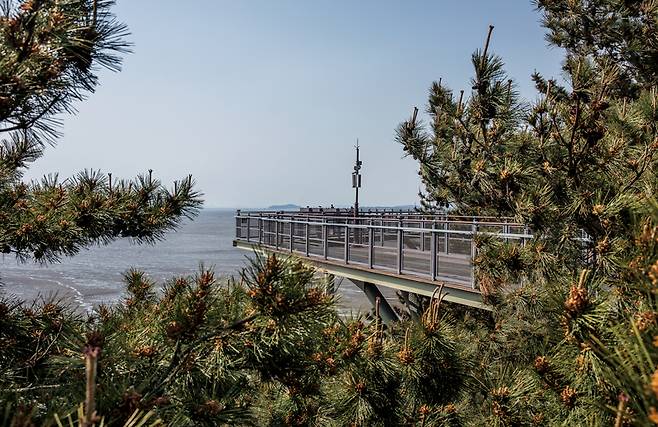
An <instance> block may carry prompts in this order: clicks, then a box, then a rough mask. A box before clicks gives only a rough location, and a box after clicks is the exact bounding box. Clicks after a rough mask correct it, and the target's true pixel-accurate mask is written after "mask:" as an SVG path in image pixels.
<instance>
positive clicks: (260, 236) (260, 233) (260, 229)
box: [258, 214, 264, 245]
mask: <svg viewBox="0 0 658 427" xmlns="http://www.w3.org/2000/svg"><path fill="white" fill-rule="evenodd" d="M263 228H264V225H263V214H260V216H259V217H258V243H259V244H260V245H262V244H263Z"/></svg>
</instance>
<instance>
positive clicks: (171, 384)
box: [0, 256, 474, 426]
mask: <svg viewBox="0 0 658 427" xmlns="http://www.w3.org/2000/svg"><path fill="white" fill-rule="evenodd" d="M125 281H126V290H127V294H128V297H127V298H126V299H125V300H124V301H123V302H122V303H121V304H119V305H118V306H116V307H112V308H107V307H101V308H100V309H99V310H98V314H97V316H94V317H93V318H91V319H84V318H82V317H80V316H76V315H74V314H73V313H71V312H70V311H68V310H67V309H66V308H65V307H64V306H63V305H62V304H60V303H57V302H56V301H48V302H44V303H42V304H38V305H35V306H33V307H31V308H26V307H24V306H20V305H18V304H17V303H14V302H12V301H9V300H5V301H3V302H2V303H1V305H0V309H1V310H2V311H1V313H0V334H1V338H2V339H1V340H0V343H2V344H1V345H2V348H1V349H0V355H2V356H0V390H2V391H0V402H3V403H4V404H8V405H9V407H8V408H9V410H10V411H20V412H21V414H22V415H21V416H23V417H26V418H30V419H33V420H35V421H36V422H40V423H45V424H47V423H52V422H53V419H54V418H53V417H54V415H55V414H57V413H59V414H67V413H69V412H71V411H74V410H75V409H76V407H77V405H78V402H81V401H83V400H85V381H86V375H85V364H84V361H85V357H83V353H82V352H81V349H82V348H84V349H85V350H84V354H88V353H89V352H90V351H92V350H93V351H95V352H97V353H98V354H99V356H98V365H97V378H96V384H97V385H96V387H95V391H96V404H95V408H96V409H97V411H98V413H99V414H102V415H103V416H104V422H105V423H106V425H117V424H119V425H120V424H121V423H123V422H125V421H126V420H127V419H129V418H130V417H131V416H132V415H133V414H134V413H135V411H136V410H141V411H143V412H151V411H152V413H153V414H155V415H156V416H157V417H158V418H159V419H161V420H163V421H165V422H166V423H169V424H171V425H218V424H228V425H300V426H301V425H352V424H355V425H401V424H405V425H412V424H415V423H423V424H424V425H428V426H429V425H443V424H442V423H443V422H444V421H446V420H452V421H451V422H454V423H458V421H459V415H458V409H457V406H455V404H456V403H457V401H458V400H459V399H460V398H461V397H462V396H464V395H465V393H462V392H461V391H462V390H467V389H468V388H469V387H474V385H473V384H471V382H470V381H469V380H468V373H467V372H468V366H464V365H462V363H461V362H460V357H458V355H459V354H460V352H461V351H462V349H461V348H460V347H459V346H458V345H457V343H456V341H455V339H454V337H456V335H455V332H454V328H453V326H451V324H452V322H451V321H450V320H449V319H448V318H447V317H445V315H444V314H442V313H441V312H440V306H439V304H438V302H437V303H435V304H434V305H432V306H431V307H430V309H429V310H428V312H427V313H426V315H425V316H424V318H423V320H422V322H418V323H414V324H401V325H397V326H396V327H395V328H394V329H389V330H385V329H384V327H383V325H382V323H381V321H380V320H379V318H378V317H375V318H374V319H372V321H366V319H351V320H343V319H341V318H340V317H339V316H338V314H337V311H336V309H335V305H334V296H333V295H332V294H331V293H329V292H328V289H329V286H328V285H329V282H328V281H327V280H325V279H323V278H317V277H314V271H313V270H311V269H309V268H306V267H304V266H302V264H301V263H299V262H298V261H295V260H293V259H280V258H275V257H274V256H272V257H270V258H267V259H266V260H265V259H257V260H256V261H255V263H254V265H253V266H252V267H251V268H248V269H246V270H245V271H244V272H243V273H242V276H241V280H239V281H238V280H230V281H228V282H224V283H220V282H219V281H217V280H216V279H215V277H214V275H213V273H212V272H211V271H208V270H202V271H201V272H200V273H199V274H198V275H196V276H194V277H181V278H177V279H174V280H172V281H170V282H168V283H166V284H165V286H164V290H163V292H162V293H161V294H158V293H156V288H155V284H154V283H152V282H151V281H149V280H148V278H147V277H146V276H144V275H143V274H142V273H140V272H137V271H131V272H129V273H127V274H126V277H125Z"/></svg>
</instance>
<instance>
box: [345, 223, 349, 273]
mask: <svg viewBox="0 0 658 427" xmlns="http://www.w3.org/2000/svg"><path fill="white" fill-rule="evenodd" d="M348 227H349V225H348V224H347V221H345V264H349V263H350V229H349V228H348Z"/></svg>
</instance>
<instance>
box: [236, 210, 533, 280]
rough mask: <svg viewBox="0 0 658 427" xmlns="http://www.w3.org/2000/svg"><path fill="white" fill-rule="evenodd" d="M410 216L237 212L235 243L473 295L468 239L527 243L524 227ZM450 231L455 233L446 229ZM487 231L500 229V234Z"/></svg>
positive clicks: (471, 251) (528, 236)
mask: <svg viewBox="0 0 658 427" xmlns="http://www.w3.org/2000/svg"><path fill="white" fill-rule="evenodd" d="M413 216H414V217H405V215H397V214H396V215H382V216H368V217H364V216H359V217H347V216H335V215H313V214H310V213H306V212H285V213H283V212H263V211H256V212H242V211H238V212H237V213H236V215H235V219H236V241H246V242H248V243H250V244H251V243H253V244H257V245H259V246H265V247H271V248H273V249H276V250H278V251H282V250H283V251H289V252H290V253H297V254H299V255H300V256H305V257H311V258H313V257H320V259H325V260H332V261H333V262H335V261H338V262H341V263H344V264H345V265H347V264H359V265H362V266H365V267H367V268H369V269H373V270H374V269H378V270H379V269H383V270H387V271H393V272H395V273H396V274H398V275H410V276H419V277H421V278H424V279H426V280H427V279H429V280H431V281H436V280H441V281H446V282H449V283H450V282H451V283H454V284H456V285H458V286H467V285H470V287H471V288H472V289H473V291H475V292H477V291H478V290H477V284H476V283H475V277H474V276H475V275H474V269H473V265H472V260H473V259H474V257H475V256H476V255H477V247H476V244H475V239H474V236H476V235H486V236H493V237H495V238H499V239H504V240H506V241H508V242H510V241H512V242H518V244H521V245H525V244H526V242H527V241H528V240H530V239H533V234H532V233H531V232H530V231H529V229H528V227H526V226H524V225H522V224H517V223H512V222H487V221H486V220H487V219H489V218H490V217H464V218H468V221H452V220H450V217H439V218H437V217H432V218H431V219H428V217H424V218H418V217H417V216H416V214H415V213H414V214H413ZM482 219H484V221H482ZM497 220H498V221H500V219H499V218H497ZM453 226H454V227H455V228H456V227H457V226H459V227H460V228H461V229H451V227H453ZM463 226H467V227H468V228H467V229H463ZM491 227H500V228H499V229H500V231H495V230H491ZM515 231H516V232H515Z"/></svg>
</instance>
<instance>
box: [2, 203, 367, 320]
mask: <svg viewBox="0 0 658 427" xmlns="http://www.w3.org/2000/svg"><path fill="white" fill-rule="evenodd" d="M234 215H235V211H234V210H227V209H204V210H202V211H201V212H200V214H199V215H198V216H197V217H196V218H195V219H194V220H193V221H185V222H184V223H183V224H182V225H181V227H180V228H179V229H178V230H176V231H173V232H170V233H167V235H166V236H165V238H164V239H163V240H162V241H159V242H157V243H155V244H153V245H148V244H141V245H140V244H136V243H134V242H131V241H130V240H129V239H120V240H117V241H115V242H113V243H111V244H109V245H102V246H92V247H90V248H87V249H83V250H82V251H81V252H80V253H79V254H77V255H75V256H73V257H66V258H63V259H62V260H61V261H60V262H57V263H52V264H39V263H35V262H34V261H28V262H26V263H20V262H18V261H17V260H16V258H15V257H14V256H13V255H11V256H10V255H5V256H4V257H3V258H1V259H0V294H4V295H6V296H15V297H17V298H19V299H21V300H24V301H26V302H28V303H30V302H31V301H34V300H35V299H40V298H50V297H53V296H55V297H58V298H63V299H66V300H67V301H69V302H70V303H71V304H73V305H74V306H75V307H77V308H79V309H80V310H81V311H86V312H91V311H92V310H93V308H94V307H96V306H98V305H99V304H112V303H116V302H117V301H119V300H120V299H122V298H124V297H125V292H124V285H123V282H122V276H123V274H124V273H125V272H126V271H128V270H129V269H130V268H133V267H134V268H137V269H140V270H142V271H144V272H146V273H147V274H148V276H149V277H150V278H151V279H153V280H155V281H156V282H158V283H162V282H163V281H164V280H167V279H169V278H172V277H174V276H181V275H191V274H194V273H196V272H198V271H199V268H200V266H201V265H204V266H205V267H212V268H213V270H214V271H215V273H216V275H218V276H220V277H222V278H226V277H228V276H237V275H238V273H239V271H240V269H241V268H243V267H245V266H246V265H247V264H248V263H249V260H248V258H249V257H253V256H254V255H253V254H252V253H250V252H248V251H244V250H241V249H237V248H234V247H233V244H232V242H233V238H234V235H235V218H234ZM337 281H338V282H339V283H338V284H339V286H338V293H339V295H340V297H339V308H340V310H341V312H343V313H347V312H355V313H356V312H363V311H366V310H368V309H369V306H368V302H367V300H366V299H365V297H364V296H363V295H362V293H361V291H360V290H359V289H358V288H357V287H356V286H354V285H353V284H352V283H350V282H349V281H347V280H344V281H342V282H341V281H340V280H337Z"/></svg>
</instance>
